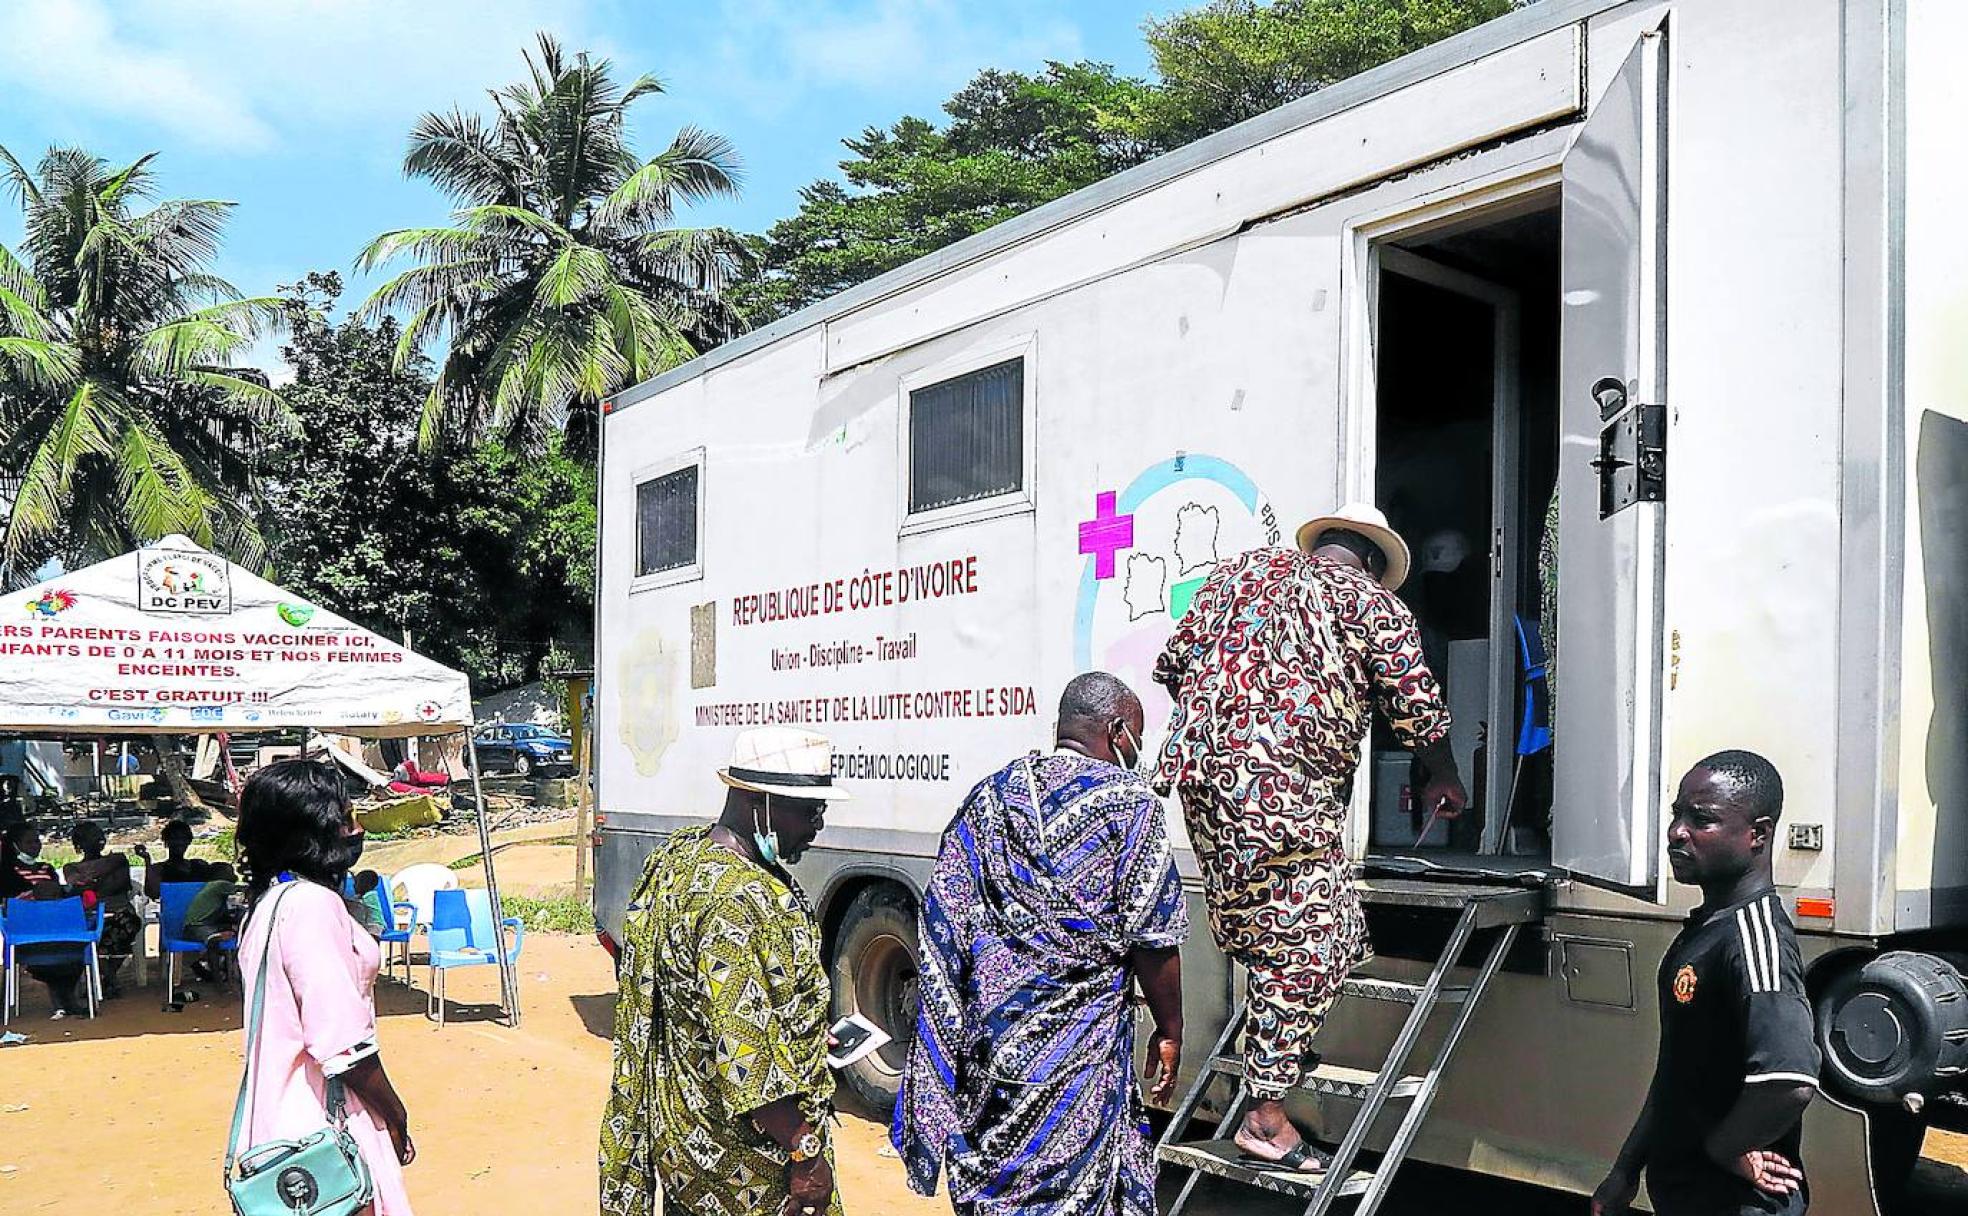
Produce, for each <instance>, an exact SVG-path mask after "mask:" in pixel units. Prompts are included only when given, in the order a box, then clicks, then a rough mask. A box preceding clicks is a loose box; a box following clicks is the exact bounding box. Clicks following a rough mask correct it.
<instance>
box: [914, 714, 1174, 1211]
mask: <svg viewBox="0 0 1968 1216" xmlns="http://www.w3.org/2000/svg"><path fill="white" fill-rule="evenodd" d="M1034 781H1036V783H1037V785H1038V787H1039V788H1040V789H1041V790H1042V791H1044V793H1043V796H1042V797H1041V798H1039V799H1037V801H1036V807H1035V805H1034V799H1033V797H1032V784H1033V782H1034ZM1163 816H1164V813H1163V810H1162V804H1161V802H1160V801H1159V800H1158V799H1157V798H1156V797H1155V796H1154V793H1153V792H1152V791H1151V790H1150V789H1149V788H1148V785H1147V783H1146V782H1145V781H1143V780H1142V779H1141V778H1140V777H1138V776H1136V775H1134V774H1133V773H1130V772H1128V771H1127V770H1125V769H1121V768H1117V767H1115V766H1114V765H1111V764H1106V763H1103V762H1101V761H1098V760H1093V759H1090V758H1088V757H1085V756H1079V755H1075V754H1070V753H1063V752H1062V753H1059V754H1056V755H1051V756H1044V757H1034V758H1032V759H1030V760H1029V761H1027V760H1020V761H1015V762H1013V763H1012V764H1010V765H1008V766H1006V767H1005V768H1003V769H1001V770H999V771H998V772H996V773H994V774H992V775H991V776H990V777H988V778H986V779H985V780H984V781H983V782H982V783H980V784H979V785H978V786H977V788H976V789H974V790H972V791H971V792H970V796H969V797H968V798H967V799H966V800H965V801H964V805H963V808H962V810H960V811H959V812H958V814H957V817H956V819H955V820H954V821H953V822H952V823H951V824H950V827H949V830H948V831H946V832H945V833H944V835H943V844H942V848H941V851H940V852H939V853H938V855H937V861H936V869H935V873H934V875H933V877H932V878H931V880H930V885H929V890H928V892H927V893H926V895H925V897H924V904H923V910H922V916H921V924H920V928H919V932H918V940H919V942H920V949H921V953H922V962H921V966H922V980H921V985H922V986H921V993H922V1010H921V1014H920V1017H919V1020H918V1023H917V1027H916V1041H915V1044H914V1046H913V1047H912V1048H911V1049H910V1052H909V1064H908V1071H907V1073H906V1075H905V1077H904V1082H903V1093H902V1098H901V1101H900V1102H899V1103H897V1105H896V1110H895V1123H894V1126H893V1128H892V1129H891V1139H892V1140H893V1142H894V1144H895V1147H896V1148H897V1149H898V1150H899V1151H900V1152H901V1154H902V1160H903V1163H904V1165H905V1166H906V1167H907V1169H908V1172H909V1185H910V1187H911V1188H912V1189H914V1190H915V1191H917V1192H918V1193H920V1194H924V1195H930V1194H934V1193H935V1192H936V1180H937V1175H938V1173H939V1171H940V1170H941V1169H942V1168H943V1167H944V1166H945V1165H947V1167H948V1170H949V1175H950V1197H951V1201H952V1204H953V1206H954V1207H955V1208H956V1210H957V1212H959V1213H962V1214H972V1213H975V1214H979V1216H983V1214H987V1213H988V1214H993V1216H995V1214H999V1213H1007V1214H1008V1213H1013V1212H1017V1213H1033V1214H1039V1216H1108V1214H1111V1213H1125V1214H1127V1216H1152V1213H1153V1212H1154V1210H1155V1163H1154V1153H1153V1147H1152V1145H1151V1144H1150V1143H1149V1141H1148V1139H1147V1126H1146V1123H1145V1121H1144V1119H1143V1113H1142V1106H1141V1097H1140V1090H1139V1088H1138V1086H1137V1084H1136V1081H1135V1077H1134V1071H1133V1068H1132V1064H1133V1049H1134V1018H1133V1013H1132V1010H1131V1009H1130V1008H1129V1006H1128V988H1129V978H1130V972H1129V969H1128V962H1127V956H1128V952H1129V951H1131V950H1134V949H1159V948H1166V947H1173V946H1177V945H1179V944H1180V943H1181V942H1182V940H1183V938H1184V937H1186V936H1187V935H1188V927H1189V926H1188V913H1187V910H1186V908H1185V906H1184V904H1183V897H1182V883H1181V879H1180V878H1179V877H1178V876H1177V874H1176V870H1175V860H1174V854H1173V852H1172V851H1171V848H1170V845H1169V839H1168V833H1167V828H1166V825H1165V823H1164V817H1163Z"/></svg>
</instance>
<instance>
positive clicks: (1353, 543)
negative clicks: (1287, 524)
mask: <svg viewBox="0 0 1968 1216" xmlns="http://www.w3.org/2000/svg"><path fill="white" fill-rule="evenodd" d="M1326 545H1338V546H1339V547H1340V548H1342V549H1344V550H1346V551H1347V552H1348V553H1351V554H1352V555H1353V556H1355V557H1357V558H1359V559H1360V560H1361V561H1362V562H1365V563H1366V567H1367V573H1368V574H1371V575H1373V576H1374V577H1375V578H1379V577H1380V576H1381V575H1383V574H1385V573H1387V554H1386V553H1385V552H1384V551H1383V550H1382V549H1381V547H1380V546H1379V545H1376V544H1374V543H1373V542H1372V541H1371V540H1368V539H1367V538H1366V537H1365V536H1362V535H1361V534H1360V533H1358V532H1355V531H1353V529H1351V528H1327V529H1326V530H1325V531H1324V532H1321V533H1319V535H1318V537H1317V539H1315V540H1313V542H1312V548H1313V549H1314V550H1315V551H1316V550H1318V549H1320V548H1323V547H1324V546H1326Z"/></svg>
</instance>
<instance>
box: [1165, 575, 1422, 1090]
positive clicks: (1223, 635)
mask: <svg viewBox="0 0 1968 1216" xmlns="http://www.w3.org/2000/svg"><path fill="white" fill-rule="evenodd" d="M1155 680H1156V682H1157V683H1159V684H1161V685H1163V686H1164V687H1166V688H1167V689H1168V690H1169V694H1170V695H1171V696H1172V697H1173V698H1174V700H1175V712H1174V716H1173V719H1172V721H1171V722H1170V725H1169V737H1168V741H1167V743H1166V744H1165V745H1164V746H1163V749H1162V756H1161V762H1160V765H1159V766H1158V768H1157V771H1156V774H1155V784H1156V787H1157V788H1158V789H1160V790H1161V791H1162V792H1164V793H1168V792H1171V791H1173V792H1175V793H1177V794H1179V795H1180V797H1181V800H1182V812H1183V817H1184V820H1185V822H1186V824H1187V826H1188V829H1189V839H1190V843H1191V844H1192V845H1193V846H1194V848H1195V850H1196V861H1197V864H1198V865H1199V866H1200V868H1201V869H1202V871H1203V891H1204V895H1205V897H1206V899H1207V902H1208V905H1209V915H1210V929H1211V932H1212V934H1213V935H1214V936H1215V938H1216V942H1217V945H1218V946H1219V947H1220V948H1221V949H1222V950H1223V952H1224V953H1225V954H1227V955H1229V956H1230V957H1231V958H1233V959H1235V960H1236V961H1238V962H1240V963H1242V964H1244V966H1245V967H1246V969H1247V970H1248V972H1249V976H1250V979H1249V984H1248V987H1247V989H1246V999H1245V1006H1246V1011H1247V1014H1248V1021H1247V1023H1246V1027H1247V1033H1246V1037H1245V1043H1244V1075H1245V1078H1246V1080H1247V1082H1248V1084H1249V1087H1250V1091H1251V1092H1252V1093H1253V1094H1254V1095H1256V1096H1257V1097H1260V1098H1280V1097H1283V1096H1284V1095H1285V1094H1286V1093H1287V1092H1289V1091H1290V1090H1291V1089H1292V1087H1293V1086H1295V1085H1297V1084H1298V1083H1299V1081H1300V1080H1301V1079H1302V1074H1303V1066H1304V1059H1305V1054H1306V1053H1307V1052H1308V1051H1309V1050H1310V1049H1311V1046H1312V1040H1313V1037H1314V1036H1315V1035H1316V1034H1317V1033H1318V1030H1319V1026H1320V1024H1321V1023H1322V1022H1323V1020H1324V1018H1325V1015H1326V1012H1327V1010H1328V1009H1330V1008H1331V1006H1332V1002H1333V1000H1334V999H1335V998H1336V997H1337V996H1338V994H1339V989H1340V985H1341V983H1342V982H1343V981H1344V980H1345V979H1346V976H1347V973H1348V972H1350V971H1351V970H1352V969H1353V968H1354V967H1355V966H1357V965H1358V964H1359V963H1360V962H1362V961H1364V960H1365V959H1366V958H1367V957H1368V956H1369V955H1370V953H1371V950H1370V947H1369V946H1368V944H1367V933H1366V917H1365V915H1364V913H1363V911H1362V909H1361V907H1360V897H1359V892H1358V890H1357V889H1356V888H1355V887H1354V884H1353V881H1352V873H1351V866H1350V864H1349V862H1348V860H1347V857H1346V849H1345V832H1346V791H1347V789H1348V786H1349V784H1350V780H1351V777H1352V775H1353V772H1354V769H1355V767H1356V766H1357V765H1358V763H1359V756H1360V743H1361V740H1362V739H1363V738H1364V737H1365V736H1366V733H1367V728H1368V726H1369V725H1370V723H1371V711H1372V707H1373V706H1374V705H1375V704H1378V705H1379V706H1380V709H1381V711H1382V713H1383V714H1385V716H1386V718H1387V720H1388V723H1389V725H1391V726H1392V728H1393V730H1394V734H1395V737H1396V738H1397V739H1399V740H1400V742H1401V743H1402V744H1403V745H1404V746H1406V747H1408V748H1410V749H1418V748H1420V747H1423V746H1425V745H1427V744H1430V743H1433V742H1435V741H1436V740H1439V739H1441V738H1442V737H1444V736H1445V735H1447V734H1448V730H1449V715H1448V711H1447V709H1446V708H1445V707H1444V705H1443V703H1442V695H1441V690H1440V688H1439V687H1438V686H1437V684H1436V682H1435V678H1434V676H1432V675H1431V674H1430V673H1429V670H1428V665H1427V663H1426V662H1425V661H1424V659H1423V658H1422V651H1421V639H1420V636H1419V635H1418V634H1417V632H1416V630H1415V622H1414V616H1413V614H1412V613H1410V612H1409V611H1408V608H1407V606H1406V605H1405V604H1403V603H1402V602H1401V601H1400V600H1398V599H1396V598H1395V596H1394V593H1393V592H1391V591H1388V590H1387V589H1386V588H1385V587H1382V586H1381V585H1380V584H1379V583H1378V582H1375V581H1374V580H1373V578H1372V577H1370V576H1369V575H1367V574H1366V573H1365V572H1364V571H1361V570H1357V569H1354V568H1353V567H1351V566H1347V565H1343V564H1341V563H1339V562H1334V561H1328V560H1326V559H1324V558H1314V557H1309V556H1307V555H1305V554H1302V553H1299V552H1297V551H1296V550H1282V549H1259V550H1255V551H1253V552H1250V553H1246V554H1244V555H1243V556H1242V557H1240V558H1237V559H1235V560H1233V561H1227V562H1224V563H1222V564H1220V565H1218V566H1217V568H1216V570H1215V571H1214V572H1213V573H1212V574H1211V575H1210V577H1209V580H1208V581H1207V582H1205V583H1204V584H1203V586H1202V587H1201V588H1200V589H1199V590H1198V591H1197V592H1196V596H1195V599H1194V600H1193V601H1192V602H1191V604H1190V607H1189V611H1188V612H1187V613H1185V614H1184V615H1183V618H1182V620H1181V622H1180V623H1178V624H1177V626H1176V629H1175V633H1174V634H1173V635H1172V636H1171V637H1170V638H1169V641H1168V645H1167V646H1166V648H1165V649H1164V650H1163V651H1162V654H1161V657H1160V658H1159V660H1158V661H1157V662H1156V666H1155Z"/></svg>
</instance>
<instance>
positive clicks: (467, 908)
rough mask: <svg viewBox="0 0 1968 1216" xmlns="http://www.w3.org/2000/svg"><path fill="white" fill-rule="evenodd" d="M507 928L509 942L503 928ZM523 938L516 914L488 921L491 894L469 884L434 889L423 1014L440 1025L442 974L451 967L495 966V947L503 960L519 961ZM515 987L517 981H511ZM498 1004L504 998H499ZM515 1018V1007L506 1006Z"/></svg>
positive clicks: (522, 925) (508, 1013) (515, 1018)
mask: <svg viewBox="0 0 1968 1216" xmlns="http://www.w3.org/2000/svg"><path fill="white" fill-rule="evenodd" d="M507 929H511V930H512V933H513V936H512V941H511V943H510V944H508V943H506V941H505V930H507ZM525 940H526V925H525V923H524V922H523V921H521V920H520V919H519V918H518V917H517V916H508V917H506V918H505V919H504V920H502V921H500V922H499V924H498V926H497V927H495V926H494V925H493V924H492V898H491V896H489V895H487V894H486V893H485V892H484V891H482V890H479V889H477V888H472V889H469V890H463V891H436V892H433V893H432V896H431V926H430V975H431V982H430V991H429V992H427V993H426V994H425V1001H424V1015H425V1016H426V1017H430V1016H432V1015H433V1014H434V1015H435V1016H436V1018H437V1024H438V1025H439V1026H442V1025H444V976H445V973H446V972H447V971H449V970H451V969H452V968H453V967H485V966H492V967H496V966H498V965H499V958H500V956H499V951H501V950H504V951H505V952H506V953H505V961H506V962H508V963H517V962H518V961H519V951H520V946H521V944H522V943H524V942H525ZM514 987H515V988H517V987H518V985H514ZM500 1003H501V1004H502V1005H503V1004H504V1001H503V1000H502V1001H501V1002H500ZM506 1016H507V1017H508V1018H511V1019H514V1020H517V1019H518V1017H519V1010H518V1009H508V1010H506Z"/></svg>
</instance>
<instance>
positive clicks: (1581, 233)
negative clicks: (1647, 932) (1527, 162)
mask: <svg viewBox="0 0 1968 1216" xmlns="http://www.w3.org/2000/svg"><path fill="white" fill-rule="evenodd" d="M1665 44H1666V35H1665V33H1664V32H1662V31H1659V30H1656V31H1654V32H1652V33H1649V34H1647V35H1645V36H1643V37H1642V38H1641V39H1640V42H1639V44H1638V45H1637V46H1635V47H1634V49H1633V53H1632V54H1631V55H1629V56H1628V57H1627V60H1626V63H1625V64H1624V65H1623V66H1622V67H1621V68H1620V70H1619V74H1618V75H1617V76H1615V77H1614V79H1613V81H1612V85H1611V87H1610V88H1609V89H1608V90H1607V91H1606V94H1605V96H1604V97H1603V98H1602V99H1601V100H1600V101H1599V103H1598V105H1597V106H1595V107H1594V108H1593V111H1592V113H1591V115H1590V117H1588V118H1587V119H1586V122H1585V126H1584V129H1583V130H1582V132H1581V133H1580V135H1579V138H1578V141H1577V143H1575V144H1574V145H1573V146H1572V149H1571V151H1570V152H1568V153H1567V154H1566V157H1565V163H1564V172H1563V177H1564V189H1563V195H1564V201H1563V208H1564V211H1563V238H1562V240H1563V252H1562V269H1561V275H1562V280H1563V282H1562V292H1563V296H1562V298H1563V306H1562V309H1561V320H1560V326H1561V331H1560V351H1559V361H1558V364H1559V383H1558V426H1559V454H1558V460H1559V467H1558V511H1559V527H1558V567H1557V568H1558V580H1557V581H1558V636H1557V639H1556V642H1557V645H1556V648H1555V649H1556V655H1555V658H1556V667H1557V747H1556V771H1555V774H1554V789H1553V799H1552V803H1553V805H1552V860H1553V862H1554V863H1555V864H1557V865H1559V866H1561V867H1563V868H1565V869H1568V870H1570V871H1572V872H1573V873H1575V874H1577V875H1578V876H1580V877H1581V878H1586V879H1590V880H1597V881H1599V882H1602V883H1607V884H1611V885H1614V886H1618V887H1623V888H1627V889H1630V890H1635V891H1636V892H1642V893H1645V894H1646V895H1647V896H1648V897H1649V898H1657V897H1658V895H1659V885H1660V876H1659V857H1660V853H1661V848H1662V846H1661V819H1660V815H1661V810H1660V808H1661V789H1660V781H1661V778H1660V759H1661V684H1662V668H1663V662H1662V640H1661V568H1662V563H1663V560H1664V551H1663V538H1662V517H1663V513H1664V511H1665V510H1666V507H1665V501H1664V499H1665V491H1666V467H1665V460H1666V452H1665V435H1666V408H1665V405H1664V402H1665V401H1666V390H1667V379H1666V359H1665V353H1666V352H1665V345H1664V342H1665V312H1664V305H1665V295H1664V288H1665V262H1664V253H1665V250H1664V246H1665V234H1666V223H1665V219H1666V211H1665V207H1666V184H1667V183H1666V159H1665V151H1666V130H1667V109H1666V89H1665V83H1666V82H1665V79H1664V73H1665V70H1666V58H1665Z"/></svg>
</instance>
